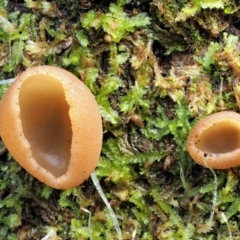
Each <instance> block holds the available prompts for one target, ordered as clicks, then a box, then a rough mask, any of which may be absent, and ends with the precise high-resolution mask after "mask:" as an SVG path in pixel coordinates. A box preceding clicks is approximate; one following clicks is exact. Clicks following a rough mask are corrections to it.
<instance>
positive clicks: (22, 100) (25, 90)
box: [19, 73, 72, 177]
mask: <svg viewBox="0 0 240 240" xmlns="http://www.w3.org/2000/svg"><path fill="white" fill-rule="evenodd" d="M19 104H20V119H21V122H22V126H23V134H24V136H25V138H26V139H27V141H28V142H29V144H30V148H31V152H32V156H33V158H34V159H35V160H36V161H37V163H38V164H39V166H41V167H42V168H45V169H46V170H47V171H49V172H50V173H52V174H53V175H54V176H55V177H59V176H61V175H63V174H64V173H66V172H67V169H68V165H69V159H70V157H71V152H70V149H71V141H72V128H71V120H70V117H69V104H68V103H67V101H66V97H65V93H64V89H63V85H62V83H61V81H59V80H58V79H55V78H54V77H53V76H50V75H48V74H44V73H37V74H35V75H32V76H30V77H28V78H27V79H26V80H25V81H24V82H23V84H22V86H21V89H20V94H19Z"/></svg>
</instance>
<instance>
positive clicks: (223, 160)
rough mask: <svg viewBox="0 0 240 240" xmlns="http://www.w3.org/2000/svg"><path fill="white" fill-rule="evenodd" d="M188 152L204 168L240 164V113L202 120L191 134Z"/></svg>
mask: <svg viewBox="0 0 240 240" xmlns="http://www.w3.org/2000/svg"><path fill="white" fill-rule="evenodd" d="M187 150H188V152H189V154H190V156H191V157H192V158H193V159H194V160H195V161H196V162H197V163H199V164H201V165H202V166H204V167H208V168H213V169H227V168H231V167H236V166H238V165H240V114H238V113H235V112H231V111H223V112H218V113H214V114H212V115H210V116H208V117H206V118H204V119H202V120H201V121H199V122H198V123H197V124H196V126H195V127H194V128H193V129H192V130H191V131H190V133H189V135H188V138H187Z"/></svg>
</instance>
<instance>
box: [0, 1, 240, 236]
mask: <svg viewBox="0 0 240 240" xmlns="http://www.w3.org/2000/svg"><path fill="white" fill-rule="evenodd" d="M239 8H240V4H239V1H237V0H235V1H234V0H225V1H224V0H211V1H207V0H192V1H186V0H181V1H177V0H172V1H169V0H161V1H160V0H152V1H148V0H139V1H135V0H133V1H130V0H117V1H108V0H105V1H95V0H91V1H89V0H79V1H76V0H68V1H67V2H66V1H63V0H56V1H40V0H39V1H38V0H36V1H32V0H25V1H21V0H19V1H8V0H0V79H2V80H4V79H10V78H14V77H15V76H17V75H18V74H19V73H21V72H22V71H24V70H25V69H26V68H29V67H32V66H37V65H52V66H58V67H62V68H64V69H66V70H68V71H70V72H72V73H73V74H75V75H76V76H77V77H78V78H79V79H80V80H81V81H83V82H84V83H85V84H86V85H87V86H88V88H89V89H90V90H91V92H92V93H93V94H94V95H95V97H96V100H97V102H98V105H99V107H100V110H101V114H102V118H103V129H104V139H103V148H102V153H101V157H100V161H99V165H98V167H97V169H96V175H97V177H98V179H99V181H100V184H101V186H102V188H103V191H104V193H105V195H106V197H107V199H108V201H109V202H110V204H111V206H112V208H113V210H114V212H115V214H116V215H117V217H118V221H119V224H120V227H121V230H122V234H123V239H124V240H128V239H129V240H132V239H135V240H137V239H141V240H155V239H156V240H157V239H160V240H170V239H176V240H186V239H193V240H200V239H204V240H205V239H207V240H213V239H221V240H224V239H228V240H230V239H239V235H240V232H239V229H240V214H239V212H240V208H239V206H240V189H239V179H240V171H239V167H236V168H232V169H228V170H216V171H215V172H214V171H211V170H210V169H207V168H204V167H202V166H200V165H198V164H196V163H195V162H194V161H193V160H192V159H191V157H190V156H189V154H188V152H187V151H186V139H187V135H188V133H189V131H190V129H191V128H192V127H193V125H194V124H195V123H196V122H197V121H199V120H200V119H202V118H203V117H205V116H208V115H210V114H212V113H215V112H219V111H222V110H231V111H235V112H239V108H240V83H239V81H240V45H239V35H240V9H239ZM7 88H8V85H7V84H4V85H1V86H0V95H1V97H2V95H3V94H4V92H5V91H6V90H7ZM0 154H1V155H0V239H9V240H12V239H20V240H25V239H26V240H27V239H32V240H33V239H37V240H38V239H42V238H43V239H44V240H46V239H63V240H68V239H69V240H71V239H73V240H75V239H76V240H80V239H81V240H83V239H94V240H98V239H99V240H101V239H118V238H117V233H116V230H115V229H114V226H113V223H112V221H111V218H110V217H109V212H108V209H107V208H106V206H105V205H104V203H103V201H102V199H101V198H100V196H99V194H98V192H97V191H96V188H95V187H94V185H93V183H92V181H91V179H89V180H87V181H85V182H84V184H82V185H81V186H79V187H76V188H74V189H69V190H65V191H57V190H54V189H52V188H50V187H48V186H46V185H44V184H42V183H40V182H39V181H37V180H36V179H34V178H33V177H32V176H31V175H29V174H28V173H27V172H25V171H24V170H23V169H22V168H21V167H20V166H19V165H18V163H17V162H16V161H15V160H14V159H13V158H12V157H11V155H10V153H9V152H7V150H6V149H5V147H4V145H3V144H2V143H1V145H0ZM89 213H91V215H90V217H91V218H89ZM89 220H90V221H89ZM89 223H90V225H89ZM48 236H49V237H48ZM44 237H45V238H44Z"/></svg>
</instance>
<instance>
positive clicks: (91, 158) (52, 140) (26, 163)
mask: <svg viewBox="0 0 240 240" xmlns="http://www.w3.org/2000/svg"><path fill="white" fill-rule="evenodd" d="M0 134H1V137H2V139H3V141H4V143H5V145H6V147H7V148H8V150H9V151H10V153H11V154H12V156H13V157H14V158H15V159H16V160H17V161H18V163H19V164H20V165H21V166H22V167H23V168H25V169H26V170H27V171H28V172H29V173H30V174H32V175H33V176H34V177H36V178H37V179H39V180H40V181H41V182H44V183H45V184H47V185H49V186H51V187H53V188H56V189H68V188H72V187H75V186H77V185H79V184H81V183H82V182H83V181H84V180H86V179H87V178H88V177H89V176H90V174H91V173H92V172H93V171H94V169H95V167H96V165H97V163H98V160H99V156H100V152H101V148H102V120H101V115H100V111H99V108H98V105H97V103H96V101H95V99H94V96H93V95H92V93H91V92H90V91H89V89H88V88H87V87H86V86H85V85H84V84H83V83H82V82H81V81H80V80H79V79H78V78H77V77H75V76H74V75H73V74H71V73H70V72H68V71H66V70H63V69H61V68H57V67H51V66H38V67H33V68H30V69H28V70H26V71H25V72H23V73H22V74H20V75H19V76H18V77H17V78H16V80H15V82H14V83H13V84H12V85H11V86H10V88H9V89H8V90H7V92H6V93H5V95H4V96H3V99H2V101H1V103H0Z"/></svg>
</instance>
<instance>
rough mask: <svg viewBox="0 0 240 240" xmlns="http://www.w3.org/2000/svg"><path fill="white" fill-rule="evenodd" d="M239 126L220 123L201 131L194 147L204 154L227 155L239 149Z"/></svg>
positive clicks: (232, 123) (226, 122)
mask: <svg viewBox="0 0 240 240" xmlns="http://www.w3.org/2000/svg"><path fill="white" fill-rule="evenodd" d="M239 129H240V128H239V124H237V123H234V122H231V121H220V122H217V123H214V124H213V125H212V126H211V127H209V128H207V129H205V130H203V132H202V133H201V134H200V136H198V137H197V139H196V142H195V146H196V147H197V148H198V149H199V150H201V151H203V152H206V153H214V154H221V153H228V152H232V151H234V150H236V149H238V148H240V131H239Z"/></svg>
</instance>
